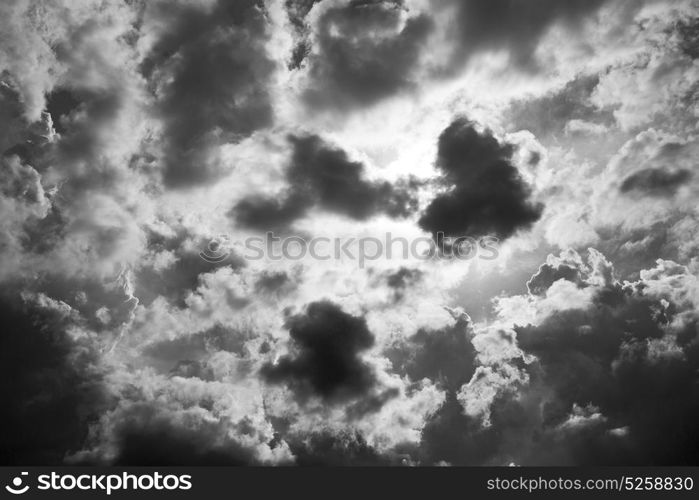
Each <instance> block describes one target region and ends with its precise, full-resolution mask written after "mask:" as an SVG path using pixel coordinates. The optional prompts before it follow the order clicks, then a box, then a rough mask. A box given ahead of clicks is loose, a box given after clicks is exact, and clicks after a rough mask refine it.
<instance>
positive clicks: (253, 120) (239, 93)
mask: <svg viewBox="0 0 699 500" xmlns="http://www.w3.org/2000/svg"><path fill="white" fill-rule="evenodd" d="M149 8H150V9H151V10H150V11H148V13H147V16H152V17H153V18H154V19H156V20H157V22H159V23H166V26H167V29H165V30H164V32H163V34H162V36H161V38H160V39H159V40H158V42H157V43H156V44H155V46H154V48H153V50H152V52H151V53H150V54H149V55H148V56H147V58H146V60H145V61H144V63H143V67H142V70H143V73H144V75H145V76H146V77H147V78H149V80H150V82H151V85H152V86H153V87H154V88H155V87H157V88H158V90H157V92H156V93H157V100H158V103H157V107H158V114H159V115H160V118H161V119H162V120H163V122H164V133H165V145H164V147H165V152H164V162H165V170H164V181H165V183H166V184H167V185H169V186H174V187H185V186H189V185H193V184H198V183H202V182H208V181H211V180H214V179H215V178H216V177H217V176H218V175H219V172H217V171H216V170H215V169H212V168H210V167H207V161H208V159H209V158H208V152H209V150H210V148H211V147H213V146H216V145H218V144H221V143H225V142H236V141H238V140H240V139H242V138H244V137H247V136H249V135H250V134H252V133H253V132H254V131H255V130H258V129H260V128H263V127H266V126H267V125H269V124H270V123H271V122H272V108H271V104H270V101H269V95H268V91H267V85H266V82H267V80H268V78H269V76H270V74H271V72H272V70H273V67H274V66H273V63H272V62H271V61H270V60H269V59H268V57H267V54H266V51H265V47H264V43H265V33H266V29H267V21H266V19H265V13H264V5H263V2H261V1H258V0H243V1H241V0H220V1H219V2H217V3H216V5H215V6H214V7H213V8H211V9H209V10H206V9H202V8H199V7H197V6H190V5H171V4H170V3H169V2H168V3H165V2H163V3H161V4H156V5H155V6H153V7H151V6H150V5H149Z"/></svg>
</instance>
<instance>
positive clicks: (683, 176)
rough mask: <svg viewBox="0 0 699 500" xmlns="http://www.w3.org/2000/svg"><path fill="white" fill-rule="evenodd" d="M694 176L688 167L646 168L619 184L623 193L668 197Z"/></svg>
mask: <svg viewBox="0 0 699 500" xmlns="http://www.w3.org/2000/svg"><path fill="white" fill-rule="evenodd" d="M691 178H692V172H690V171H689V170H686V169H678V170H669V169H665V168H660V167H658V168H644V169H643V170H639V171H638V172H634V173H633V174H631V175H629V176H628V177H627V178H626V179H624V181H623V182H622V183H621V186H619V191H621V192H622V193H636V194H640V195H645V196H658V197H667V196H672V195H674V194H675V193H676V192H677V190H678V189H679V188H680V186H682V185H683V184H685V183H686V182H687V181H688V180H689V179H691Z"/></svg>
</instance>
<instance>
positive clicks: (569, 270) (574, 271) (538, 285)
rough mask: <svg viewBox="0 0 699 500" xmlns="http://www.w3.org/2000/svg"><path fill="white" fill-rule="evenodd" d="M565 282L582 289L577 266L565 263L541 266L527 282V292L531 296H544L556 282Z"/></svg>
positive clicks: (582, 284)
mask: <svg viewBox="0 0 699 500" xmlns="http://www.w3.org/2000/svg"><path fill="white" fill-rule="evenodd" d="M561 279H563V280H567V281H570V282H572V283H575V284H576V285H578V287H583V286H584V282H583V279H582V274H581V272H580V268H579V267H578V266H575V265H572V264H566V263H563V262H561V263H559V264H558V265H552V264H549V263H546V264H542V265H541V266H540V267H539V270H538V271H537V272H536V274H534V276H532V277H531V279H530V280H529V281H527V290H528V291H529V293H530V294H532V295H546V291H547V290H548V289H549V288H551V285H553V283H554V282H556V281H558V280H561Z"/></svg>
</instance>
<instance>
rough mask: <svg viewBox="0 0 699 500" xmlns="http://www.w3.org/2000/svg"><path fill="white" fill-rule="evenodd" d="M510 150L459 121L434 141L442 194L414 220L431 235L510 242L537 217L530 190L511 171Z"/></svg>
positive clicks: (470, 124) (505, 145)
mask: <svg viewBox="0 0 699 500" xmlns="http://www.w3.org/2000/svg"><path fill="white" fill-rule="evenodd" d="M514 151H515V150H514V146H512V145H510V144H504V143H500V142H499V141H498V139H496V138H495V137H494V136H493V135H492V134H491V133H490V131H487V130H486V131H484V132H479V131H478V130H477V129H476V127H475V124H474V123H472V122H470V121H468V120H466V119H464V118H459V119H456V120H455V121H454V122H452V123H451V125H449V126H448V127H447V128H446V129H445V130H444V131H443V132H442V134H441V135H440V136H439V143H438V156H437V163H436V164H437V168H438V169H439V170H440V172H441V174H442V177H441V179H439V182H440V183H441V184H442V186H443V187H444V188H445V189H446V191H445V192H444V193H442V194H438V195H437V196H436V197H435V198H434V199H433V200H432V202H431V203H430V204H429V205H428V206H427V208H426V209H425V210H424V212H423V213H422V216H421V217H420V221H419V223H420V227H422V228H423V229H425V230H426V231H429V232H430V233H432V234H433V235H437V233H440V232H443V233H444V235H445V236H453V237H459V236H471V237H478V236H485V235H493V236H496V237H499V238H507V237H509V236H512V234H514V233H515V232H516V231H518V230H520V229H526V228H528V227H530V226H531V225H532V224H533V223H534V222H536V221H537V220H538V219H539V217H540V216H541V212H542V210H543V207H542V206H541V205H540V204H537V203H533V202H532V201H530V195H531V189H530V187H529V186H528V185H527V184H526V182H525V181H524V180H523V179H522V177H521V176H520V174H519V172H518V170H517V168H516V167H514V166H513V165H512V155H513V153H514Z"/></svg>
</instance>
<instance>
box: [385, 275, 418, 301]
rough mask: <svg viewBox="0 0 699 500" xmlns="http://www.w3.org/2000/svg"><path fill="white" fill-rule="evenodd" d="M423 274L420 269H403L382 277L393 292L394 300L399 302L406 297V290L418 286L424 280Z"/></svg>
mask: <svg viewBox="0 0 699 500" xmlns="http://www.w3.org/2000/svg"><path fill="white" fill-rule="evenodd" d="M423 274H424V273H423V272H422V271H420V270H419V269H410V268H408V267H401V268H399V269H397V270H396V271H393V272H387V273H384V274H383V275H382V278H384V279H385V280H386V284H387V285H388V286H389V287H390V288H391V289H392V290H393V300H394V301H396V302H398V301H399V300H402V299H403V297H404V296H405V292H406V290H408V289H409V288H410V287H412V286H414V285H416V284H417V283H418V282H420V280H422V278H423Z"/></svg>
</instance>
